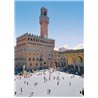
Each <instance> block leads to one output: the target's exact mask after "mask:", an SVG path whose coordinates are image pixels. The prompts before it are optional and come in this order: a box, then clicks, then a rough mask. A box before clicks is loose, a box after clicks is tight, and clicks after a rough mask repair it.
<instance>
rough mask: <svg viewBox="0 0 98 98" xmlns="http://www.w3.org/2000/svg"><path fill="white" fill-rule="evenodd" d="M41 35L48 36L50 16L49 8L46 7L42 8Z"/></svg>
mask: <svg viewBox="0 0 98 98" xmlns="http://www.w3.org/2000/svg"><path fill="white" fill-rule="evenodd" d="M40 12H41V14H40V20H39V23H40V36H41V37H43V38H48V24H49V17H48V16H47V12H48V10H47V9H46V8H44V7H42V8H41V10H40Z"/></svg>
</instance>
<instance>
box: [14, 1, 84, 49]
mask: <svg viewBox="0 0 98 98" xmlns="http://www.w3.org/2000/svg"><path fill="white" fill-rule="evenodd" d="M16 1H18V0H16ZM24 1H25V0H24ZM42 6H44V7H46V8H47V9H48V16H49V29H48V33H49V34H48V37H49V38H53V39H55V47H56V48H58V47H61V46H64V45H68V46H69V47H75V46H77V45H78V44H83V33H84V2H83V0H77V1H73V0H72V1H70V2H68V1H61V2H59V1H58V2H57V1H53V2H52V1H48V2H42V1H41V2H40V1H39V2H35V1H33V2H32V1H31V0H30V1H29V2H22V0H21V2H15V11H14V13H15V15H14V17H15V35H16V37H17V36H20V35H21V34H24V33H25V32H28V33H32V34H35V35H40V24H39V16H40V8H41V7H42Z"/></svg>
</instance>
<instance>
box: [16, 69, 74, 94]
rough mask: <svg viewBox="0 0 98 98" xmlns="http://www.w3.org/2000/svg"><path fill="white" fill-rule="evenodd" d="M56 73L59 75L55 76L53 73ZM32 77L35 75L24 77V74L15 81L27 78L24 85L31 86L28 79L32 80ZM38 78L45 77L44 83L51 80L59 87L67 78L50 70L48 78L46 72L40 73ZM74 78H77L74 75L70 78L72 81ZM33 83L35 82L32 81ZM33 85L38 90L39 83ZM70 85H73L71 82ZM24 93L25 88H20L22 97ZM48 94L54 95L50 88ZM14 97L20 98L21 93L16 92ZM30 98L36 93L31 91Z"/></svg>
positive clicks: (55, 70) (54, 70)
mask: <svg viewBox="0 0 98 98" xmlns="http://www.w3.org/2000/svg"><path fill="white" fill-rule="evenodd" d="M54 72H56V73H57V75H56V76H53V73H54ZM32 75H33V73H31V74H28V75H24V74H23V75H20V76H19V75H16V78H15V81H16V80H21V79H22V78H25V80H24V85H30V83H29V81H28V79H30V77H32ZM36 76H37V77H38V76H41V77H43V82H44V83H47V82H48V81H51V80H56V85H57V86H59V85H60V80H61V79H62V80H64V79H65V77H66V76H63V77H61V76H60V72H59V71H58V70H57V69H52V70H48V77H47V75H46V72H45V71H43V72H38V73H37V74H36ZM74 77H75V75H74V74H73V75H72V76H71V77H70V78H71V79H72V78H74ZM32 82H33V81H32ZM33 84H34V85H33V87H35V88H36V86H37V85H39V81H36V82H34V83H33ZM68 85H69V86H71V85H72V83H71V81H70V82H69V84H68ZM23 91H24V88H23V87H20V95H22V93H23ZM46 92H47V94H48V95H49V94H51V93H52V90H51V87H50V88H49V89H47V91H46ZM14 95H15V96H18V95H19V91H18V92H17V90H15V92H14ZM28 96H34V91H30V93H29V95H28Z"/></svg>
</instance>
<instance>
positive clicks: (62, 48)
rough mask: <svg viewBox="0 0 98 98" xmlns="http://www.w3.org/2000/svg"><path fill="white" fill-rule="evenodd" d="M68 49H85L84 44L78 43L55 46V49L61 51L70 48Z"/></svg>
mask: <svg viewBox="0 0 98 98" xmlns="http://www.w3.org/2000/svg"><path fill="white" fill-rule="evenodd" d="M68 49H73V50H77V49H83V44H82V43H81V44H78V45H76V46H75V47H69V46H68V45H67V44H65V45H63V46H60V47H55V48H54V50H60V51H64V50H68Z"/></svg>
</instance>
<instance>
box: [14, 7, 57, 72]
mask: <svg viewBox="0 0 98 98" xmlns="http://www.w3.org/2000/svg"><path fill="white" fill-rule="evenodd" d="M40 12H41V14H40V17H39V23H40V36H36V35H33V34H28V33H25V34H23V35H21V36H19V37H18V38H17V43H16V46H15V68H17V69H22V68H23V66H24V65H25V67H26V69H27V70H32V69H34V68H40V67H49V65H50V64H51V63H52V62H53V49H54V46H55V40H53V39H50V38H48V24H49V17H48V16H47V13H48V10H47V9H46V8H44V7H42V8H41V10H40Z"/></svg>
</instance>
